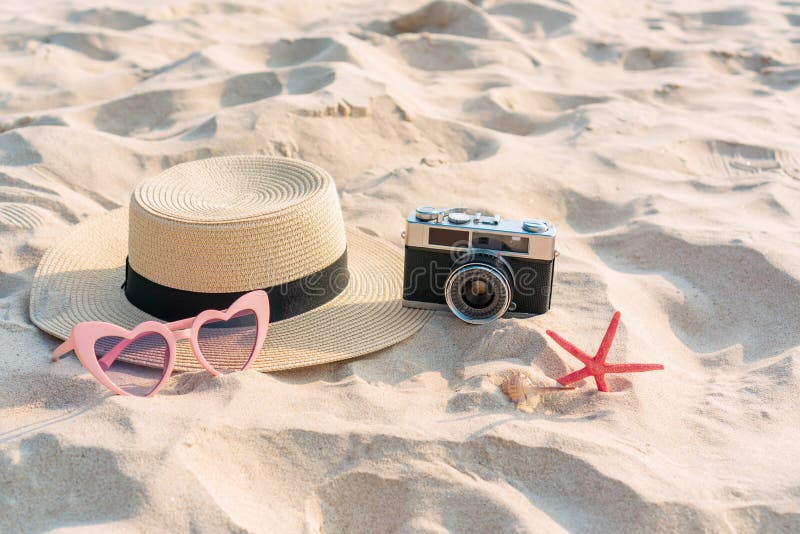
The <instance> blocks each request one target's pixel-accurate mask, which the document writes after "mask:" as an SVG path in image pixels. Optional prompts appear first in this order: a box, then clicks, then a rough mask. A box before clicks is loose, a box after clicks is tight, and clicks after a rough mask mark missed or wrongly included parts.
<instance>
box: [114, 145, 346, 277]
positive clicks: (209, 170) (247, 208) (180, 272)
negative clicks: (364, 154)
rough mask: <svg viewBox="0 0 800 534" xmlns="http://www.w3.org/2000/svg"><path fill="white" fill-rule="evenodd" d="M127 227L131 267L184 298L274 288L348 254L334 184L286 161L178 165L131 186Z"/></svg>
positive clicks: (237, 159)
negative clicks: (192, 294)
mask: <svg viewBox="0 0 800 534" xmlns="http://www.w3.org/2000/svg"><path fill="white" fill-rule="evenodd" d="M129 218H130V219H129V222H130V225H129V237H128V261H129V262H130V266H131V268H132V269H133V270H135V271H136V272H137V273H138V274H139V275H141V276H143V277H145V278H147V279H148V280H151V281H153V282H155V283H157V284H161V285H163V286H167V287H171V288H175V289H182V290H185V291H194V292H202V293H230V292H241V291H249V290H253V289H262V288H267V287H272V286H275V285H279V284H283V283H286V282H290V281H293V280H297V279H300V278H303V277H305V276H308V275H311V274H313V273H315V272H318V271H320V270H322V269H324V268H325V267H327V266H329V265H331V264H332V263H333V262H335V261H336V260H337V259H338V258H339V257H340V256H341V255H342V254H343V253H344V251H345V248H346V238H345V229H344V222H343V220H342V213H341V208H340V206H339V198H338V195H337V193H336V186H335V184H334V181H333V179H332V178H331V176H330V175H329V174H328V173H327V172H326V171H325V170H323V169H321V168H320V167H317V166H316V165H313V164H310V163H307V162H303V161H300V160H294V159H289V158H274V157H265V156H230V157H219V158H210V159H205V160H199V161H193V162H190V163H183V164H180V165H176V166H174V167H172V168H170V169H167V170H166V171H164V172H162V173H161V174H159V175H157V176H154V177H152V178H149V179H146V180H144V181H143V182H141V183H140V184H139V185H138V186H137V187H136V189H135V190H134V192H133V195H132V197H131V208H130V214H129Z"/></svg>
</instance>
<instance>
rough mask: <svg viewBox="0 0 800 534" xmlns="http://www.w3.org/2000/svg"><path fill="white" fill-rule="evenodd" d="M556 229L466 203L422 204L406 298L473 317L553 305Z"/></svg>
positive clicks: (411, 225)
mask: <svg viewBox="0 0 800 534" xmlns="http://www.w3.org/2000/svg"><path fill="white" fill-rule="evenodd" d="M555 237H556V229H555V227H554V226H553V225H552V224H549V223H547V222H545V221H542V220H538V219H526V220H524V221H515V220H511V219H503V218H502V217H500V216H498V215H495V216H485V215H482V214H481V213H479V212H474V211H470V210H467V209H464V208H451V209H437V208H432V207H428V206H425V207H420V208H417V209H416V210H415V211H413V212H412V213H411V214H410V215H409V216H408V218H407V219H406V231H405V239H406V244H405V265H404V273H403V280H404V282H403V305H404V306H406V307H410V308H424V309H450V310H451V311H452V312H453V313H454V314H455V315H456V316H457V317H459V318H460V319H462V320H464V321H466V322H469V323H475V324H480V323H487V322H490V321H493V320H495V319H497V318H498V317H502V316H504V315H507V316H512V317H530V316H532V315H538V314H541V313H544V312H546V311H547V310H549V309H550V298H551V296H552V288H553V270H554V266H555V258H556V256H557V254H558V253H557V251H556V249H555Z"/></svg>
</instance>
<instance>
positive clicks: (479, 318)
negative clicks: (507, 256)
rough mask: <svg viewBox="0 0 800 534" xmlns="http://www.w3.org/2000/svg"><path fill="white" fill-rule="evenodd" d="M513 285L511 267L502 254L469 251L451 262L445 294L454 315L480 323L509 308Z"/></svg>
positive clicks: (499, 315) (473, 322)
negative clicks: (452, 263) (454, 261)
mask: <svg viewBox="0 0 800 534" xmlns="http://www.w3.org/2000/svg"><path fill="white" fill-rule="evenodd" d="M513 287H514V283H513V275H512V271H511V267H510V266H509V265H508V263H507V262H506V261H505V260H504V259H503V258H501V257H499V256H495V255H492V254H488V253H485V252H479V253H468V254H466V255H465V256H464V257H462V258H461V259H459V260H458V261H456V263H455V264H454V265H453V269H452V271H451V272H450V276H449V277H448V278H447V282H446V283H445V289H444V295H445V300H446V301H447V305H448V306H449V307H450V310H451V311H452V312H453V313H454V314H455V316H456V317H458V318H459V319H461V320H462V321H465V322H467V323H472V324H483V323H488V322H491V321H494V320H495V319H497V318H498V317H501V316H503V314H505V313H506V311H508V308H509V306H510V305H511V299H512V292H513V290H512V288H513Z"/></svg>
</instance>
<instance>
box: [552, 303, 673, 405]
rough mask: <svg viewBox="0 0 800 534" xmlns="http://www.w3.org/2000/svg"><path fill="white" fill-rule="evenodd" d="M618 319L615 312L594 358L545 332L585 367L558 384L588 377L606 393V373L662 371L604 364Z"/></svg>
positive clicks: (655, 366)
mask: <svg viewBox="0 0 800 534" xmlns="http://www.w3.org/2000/svg"><path fill="white" fill-rule="evenodd" d="M619 317H620V313H619V312H615V313H614V317H612V318H611V324H609V325H608V330H606V335H605V336H604V337H603V342H602V343H600V348H599V349H597V354H595V355H594V358H593V357H591V356H589V355H588V354H586V353H585V352H583V351H582V350H581V349H579V348H578V347H576V346H575V345H573V344H572V343H570V342H569V341H567V340H566V339H564V338H563V337H561V336H559V335H558V334H556V333H555V332H553V331H552V330H548V331H547V335H548V336H550V337H552V338H553V339H554V340H555V342H556V343H558V344H559V345H561V346H562V347H564V348H565V349H566V350H567V352H569V353H570V354H572V355H573V356H575V357H576V358H578V359H579V360H580V361H581V362H583V364H584V365H586V367H584V368H583V369H580V370H578V371H575V372H574V373H570V374H568V375H565V376H562V377H561V378H559V379H558V382H559V383H560V384H562V385H564V386H566V385H567V384H572V383H573V382H577V381H578V380H583V379H584V378H586V377H588V376H593V377H594V381H595V382H597V389H598V390H600V391H608V385H607V384H606V378H605V375H606V374H607V373H641V372H643V371H658V370H661V369H664V366H663V365H661V364H658V363H606V356H608V350H609V349H610V348H611V344H612V343H613V342H614V335H615V334H616V333H617V326H618V325H619Z"/></svg>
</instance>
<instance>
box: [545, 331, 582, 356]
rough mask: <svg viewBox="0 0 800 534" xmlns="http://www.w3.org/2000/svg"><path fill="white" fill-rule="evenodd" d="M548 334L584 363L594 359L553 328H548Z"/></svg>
mask: <svg viewBox="0 0 800 534" xmlns="http://www.w3.org/2000/svg"><path fill="white" fill-rule="evenodd" d="M547 335H548V336H550V337H551V338H553V340H554V341H555V342H556V343H558V344H559V345H561V346H562V347H563V348H564V349H565V350H566V351H567V352H569V353H570V354H572V355H573V356H575V357H576V358H578V360H580V361H581V362H582V363H584V364H588V363H589V362H590V361H592V357H591V356H589V355H588V354H586V353H585V352H583V351H582V350H581V349H579V348H578V347H576V346H575V345H573V344H572V343H570V342H569V341H567V340H566V339H564V338H563V337H561V336H560V335H558V334H557V333H555V332H553V331H552V330H547Z"/></svg>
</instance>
